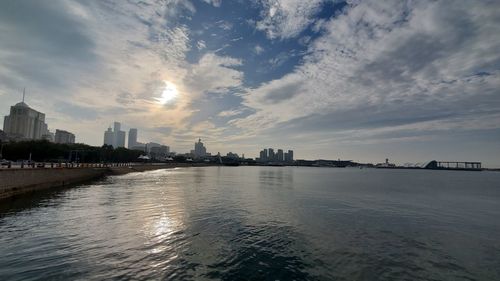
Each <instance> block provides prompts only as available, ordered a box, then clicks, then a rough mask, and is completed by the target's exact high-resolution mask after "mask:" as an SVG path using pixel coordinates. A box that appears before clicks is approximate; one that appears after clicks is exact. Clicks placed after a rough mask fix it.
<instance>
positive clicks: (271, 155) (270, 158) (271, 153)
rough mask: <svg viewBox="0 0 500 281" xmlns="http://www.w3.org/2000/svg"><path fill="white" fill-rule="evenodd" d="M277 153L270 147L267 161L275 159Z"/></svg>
mask: <svg viewBox="0 0 500 281" xmlns="http://www.w3.org/2000/svg"><path fill="white" fill-rule="evenodd" d="M275 158H276V155H274V149H272V148H269V149H268V150H267V161H275Z"/></svg>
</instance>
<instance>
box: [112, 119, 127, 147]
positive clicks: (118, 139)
mask: <svg viewBox="0 0 500 281" xmlns="http://www.w3.org/2000/svg"><path fill="white" fill-rule="evenodd" d="M121 126H122V125H121V124H120V122H115V123H114V126H113V133H114V135H115V141H114V145H113V147H115V148H116V147H125V131H122V130H121Z"/></svg>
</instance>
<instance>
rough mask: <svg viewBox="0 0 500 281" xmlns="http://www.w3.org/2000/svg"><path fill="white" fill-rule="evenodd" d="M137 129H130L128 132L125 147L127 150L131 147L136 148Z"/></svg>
mask: <svg viewBox="0 0 500 281" xmlns="http://www.w3.org/2000/svg"><path fill="white" fill-rule="evenodd" d="M137 144H138V143H137V129H135V128H132V129H130V130H129V131H128V145H127V147H128V148H129V149H132V148H133V147H135V146H137Z"/></svg>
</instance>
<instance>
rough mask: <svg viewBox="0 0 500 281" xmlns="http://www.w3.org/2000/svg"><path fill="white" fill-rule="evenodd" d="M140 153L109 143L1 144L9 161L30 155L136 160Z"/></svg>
mask: <svg viewBox="0 0 500 281" xmlns="http://www.w3.org/2000/svg"><path fill="white" fill-rule="evenodd" d="M141 154H143V152H142V151H139V150H130V149H126V148H123V147H119V148H116V149H114V148H113V146H111V145H103V146H101V147H99V146H90V145H86V144H81V143H75V144H58V143H52V142H49V141H46V140H39V141H20V142H7V143H3V144H2V157H3V158H4V159H8V160H11V161H18V160H28V159H30V156H31V160H33V161H37V162H86V163H103V162H136V161H139V160H138V157H139V156H140V155H141Z"/></svg>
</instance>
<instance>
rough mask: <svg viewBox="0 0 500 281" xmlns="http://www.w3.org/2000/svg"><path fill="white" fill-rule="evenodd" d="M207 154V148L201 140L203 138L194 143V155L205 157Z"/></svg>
mask: <svg viewBox="0 0 500 281" xmlns="http://www.w3.org/2000/svg"><path fill="white" fill-rule="evenodd" d="M206 155H207V148H206V147H205V146H204V145H203V143H202V142H201V138H200V139H198V142H196V143H194V156H195V157H205V156H206Z"/></svg>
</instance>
